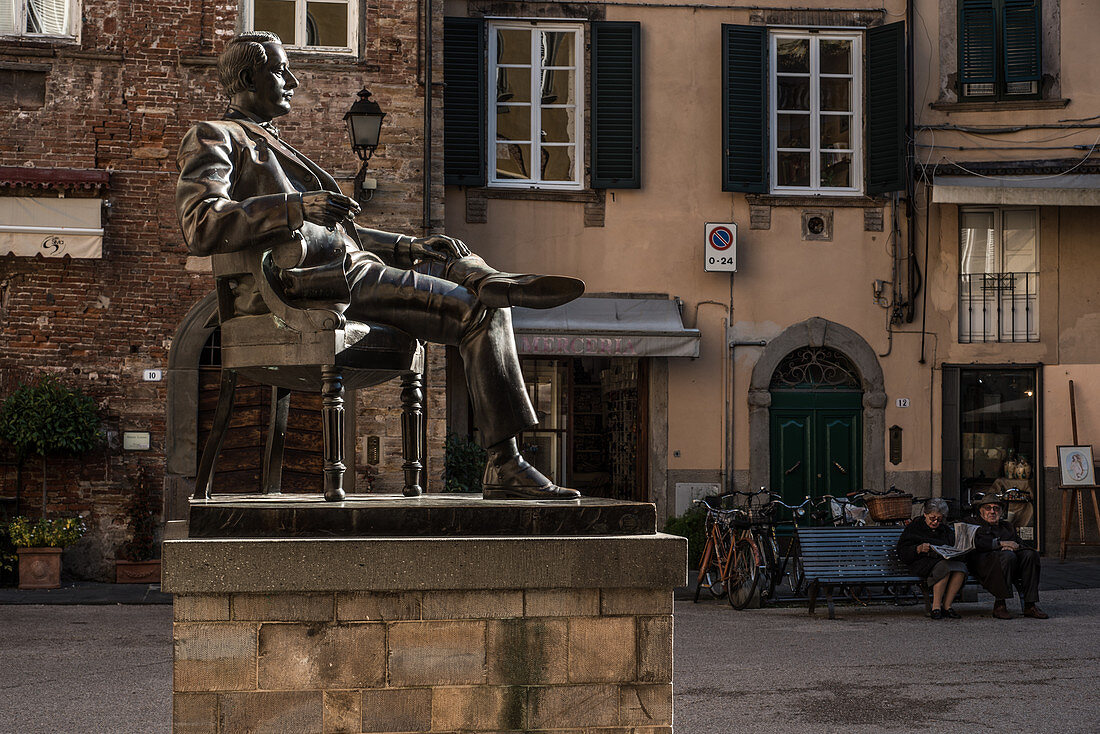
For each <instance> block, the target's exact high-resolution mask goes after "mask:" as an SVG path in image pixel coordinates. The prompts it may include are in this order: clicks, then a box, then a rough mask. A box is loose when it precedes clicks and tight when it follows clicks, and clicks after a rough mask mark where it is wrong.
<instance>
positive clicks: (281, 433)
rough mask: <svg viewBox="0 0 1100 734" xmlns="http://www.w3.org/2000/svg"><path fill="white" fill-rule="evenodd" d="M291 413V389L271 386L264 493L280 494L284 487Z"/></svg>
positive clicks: (265, 452)
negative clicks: (285, 447) (287, 424)
mask: <svg viewBox="0 0 1100 734" xmlns="http://www.w3.org/2000/svg"><path fill="white" fill-rule="evenodd" d="M289 415H290V390H288V389H287V388H285V387H273V388H271V423H270V425H269V427H268V429H267V448H266V449H265V450H264V478H263V483H264V494H279V493H280V492H282V489H283V447H284V446H285V445H286V420H287V416H289Z"/></svg>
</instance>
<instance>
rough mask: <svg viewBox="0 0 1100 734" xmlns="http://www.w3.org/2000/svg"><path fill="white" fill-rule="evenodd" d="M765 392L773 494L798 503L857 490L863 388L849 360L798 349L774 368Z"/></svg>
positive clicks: (833, 353) (818, 349) (825, 351)
mask: <svg viewBox="0 0 1100 734" xmlns="http://www.w3.org/2000/svg"><path fill="white" fill-rule="evenodd" d="M769 392H770V393H771V410H770V431H769V433H770V439H771V471H770V478H771V481H770V483H769V486H770V487H771V489H772V491H773V492H779V493H780V494H782V495H783V499H784V501H786V502H788V503H793V504H797V503H799V502H801V500H802V498H803V497H807V496H809V497H815V498H816V497H820V496H821V495H824V494H831V495H834V496H843V495H845V494H847V493H848V492H851V491H854V490H856V489H859V488H860V487H861V486H862V474H863V450H862V448H863V447H862V440H861V439H862V436H863V387H862V379H861V377H860V374H859V371H858V370H857V369H856V367H855V365H854V364H853V363H852V361H851V360H850V359H848V357H847V356H845V355H844V354H843V353H842V352H840V351H838V350H836V349H833V348H831V347H826V346H818V347H813V346H804V347H800V348H798V349H795V350H794V351H792V352H790V353H789V354H788V355H787V356H786V357H784V359H783V361H782V362H780V363H779V366H778V367H776V369H775V372H774V373H773V374H772V379H771V384H770V386H769Z"/></svg>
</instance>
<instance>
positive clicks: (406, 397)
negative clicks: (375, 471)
mask: <svg viewBox="0 0 1100 734" xmlns="http://www.w3.org/2000/svg"><path fill="white" fill-rule="evenodd" d="M423 402H424V378H423V376H422V375H421V374H420V373H419V372H407V373H405V374H404V375H402V376H401V454H402V458H404V460H405V462H404V463H403V464H402V465H401V470H402V471H403V472H404V473H405V488H404V489H403V490H402V494H404V495H405V496H406V497H418V496H420V495H421V494H422V493H423V492H424V490H423V489H422V488H421V485H420V473H421V472H422V471H423V469H424V447H423V444H422V442H421V441H420V434H421V432H422V431H423V427H424V411H423V410H422V405H423Z"/></svg>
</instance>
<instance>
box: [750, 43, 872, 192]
mask: <svg viewBox="0 0 1100 734" xmlns="http://www.w3.org/2000/svg"><path fill="white" fill-rule="evenodd" d="M860 38H861V37H860V36H859V35H834V34H828V35H827V34H823V33H814V34H810V33H773V34H772V36H771V58H770V61H771V63H770V64H769V68H771V69H773V70H774V73H773V74H772V77H771V94H770V98H771V105H770V106H771V109H772V116H771V135H772V139H773V140H774V141H775V145H774V146H773V147H772V148H771V171H772V180H771V188H772V190H773V191H775V192H777V193H778V192H786V191H814V192H819V191H828V192H829V193H858V192H859V191H860V189H861V188H862V187H861V185H860V137H861V136H860V135H859V129H860V120H861V117H860V111H859V100H860V89H859V86H860V85H859V80H860V70H859V59H860V50H859V46H860Z"/></svg>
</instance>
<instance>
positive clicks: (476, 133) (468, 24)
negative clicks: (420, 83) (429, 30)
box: [443, 18, 486, 186]
mask: <svg viewBox="0 0 1100 734" xmlns="http://www.w3.org/2000/svg"><path fill="white" fill-rule="evenodd" d="M484 26H485V24H484V22H483V21H482V20H481V19H480V18H444V19H443V83H444V87H443V172H444V181H445V182H446V183H447V184H451V185H457V186H484V185H485V135H486V134H485V71H484V70H485V31H484Z"/></svg>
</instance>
